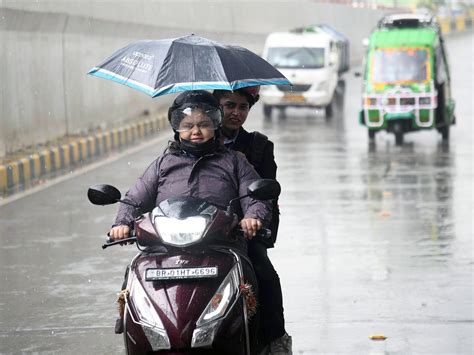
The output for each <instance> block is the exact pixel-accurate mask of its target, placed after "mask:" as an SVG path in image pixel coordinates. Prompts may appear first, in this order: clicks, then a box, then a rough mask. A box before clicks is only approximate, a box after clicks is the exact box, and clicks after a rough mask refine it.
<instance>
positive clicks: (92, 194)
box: [87, 185, 122, 206]
mask: <svg viewBox="0 0 474 355" xmlns="http://www.w3.org/2000/svg"><path fill="white" fill-rule="evenodd" d="M87 197H88V198H89V201H90V202H92V203H93V204H94V205H101V206H105V205H112V204H114V203H116V202H118V201H120V198H121V197H122V195H121V194H120V191H119V190H117V188H115V187H114V186H112V185H94V186H91V187H89V190H88V191H87Z"/></svg>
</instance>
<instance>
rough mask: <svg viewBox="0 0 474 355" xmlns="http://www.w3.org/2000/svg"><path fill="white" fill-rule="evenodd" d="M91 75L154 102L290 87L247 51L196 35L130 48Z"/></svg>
mask: <svg viewBox="0 0 474 355" xmlns="http://www.w3.org/2000/svg"><path fill="white" fill-rule="evenodd" d="M88 74H90V75H94V76H98V77H101V78H105V79H109V80H113V81H116V82H118V83H120V84H123V85H127V86H130V87H132V88H134V89H137V90H139V91H142V92H144V93H146V94H148V95H150V96H152V97H156V96H160V95H165V94H171V93H176V92H180V91H187V90H198V89H204V90H211V89H222V90H236V89H240V88H243V87H247V86H256V85H291V83H290V82H289V81H288V79H286V78H285V76H284V75H283V74H281V73H280V72H279V71H278V70H277V69H276V68H275V67H273V66H272V65H271V64H270V63H268V62H267V61H265V60H264V59H263V58H261V57H260V56H258V55H257V54H255V53H253V52H251V51H249V50H248V49H246V48H243V47H239V46H229V45H223V44H220V43H218V42H215V41H211V40H209V39H206V38H203V37H199V36H196V35H189V36H184V37H179V38H171V39H163V40H142V41H138V42H134V43H131V44H129V45H127V46H126V47H124V48H122V49H119V50H118V51H116V52H115V53H114V54H113V55H112V56H111V57H110V58H108V59H107V60H105V61H104V62H103V63H102V64H100V65H98V66H96V67H94V68H92V69H91V70H90V71H89V73H88Z"/></svg>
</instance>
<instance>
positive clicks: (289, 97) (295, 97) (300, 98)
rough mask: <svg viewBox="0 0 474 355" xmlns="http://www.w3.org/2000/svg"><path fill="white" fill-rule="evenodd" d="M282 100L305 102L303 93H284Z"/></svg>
mask: <svg viewBox="0 0 474 355" xmlns="http://www.w3.org/2000/svg"><path fill="white" fill-rule="evenodd" d="M283 100H284V101H287V102H305V101H306V99H305V97H304V96H303V95H301V94H295V93H286V94H285V95H284V96H283Z"/></svg>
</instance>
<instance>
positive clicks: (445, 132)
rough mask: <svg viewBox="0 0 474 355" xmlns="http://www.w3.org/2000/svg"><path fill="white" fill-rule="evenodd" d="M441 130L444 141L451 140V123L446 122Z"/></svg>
mask: <svg viewBox="0 0 474 355" xmlns="http://www.w3.org/2000/svg"><path fill="white" fill-rule="evenodd" d="M439 132H440V133H441V137H442V138H443V142H448V141H449V124H446V125H445V126H443V127H441V128H440V129H439Z"/></svg>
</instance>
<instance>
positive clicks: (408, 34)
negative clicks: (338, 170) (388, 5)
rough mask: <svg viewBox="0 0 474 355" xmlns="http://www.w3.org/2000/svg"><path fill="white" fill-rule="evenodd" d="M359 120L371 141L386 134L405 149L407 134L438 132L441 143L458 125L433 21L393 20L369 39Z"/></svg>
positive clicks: (423, 17)
mask: <svg viewBox="0 0 474 355" xmlns="http://www.w3.org/2000/svg"><path fill="white" fill-rule="evenodd" d="M364 63H365V64H364V66H365V68H364V84H363V100H362V101H363V103H362V110H361V111H360V115H359V119H360V122H361V123H362V124H364V125H365V126H367V128H368V135H369V140H370V141H371V142H374V139H375V134H376V133H377V132H379V131H382V130H385V131H387V132H391V133H394V134H395V142H396V144H397V145H401V144H403V136H404V134H405V133H407V132H412V131H418V130H422V129H437V130H438V132H439V133H441V136H442V139H443V141H448V140H449V128H450V126H451V125H452V124H454V123H455V116H454V107H455V102H454V100H453V98H452V97H451V87H450V84H451V78H450V74H449V66H448V61H447V55H446V50H445V47H444V42H443V38H442V35H441V31H440V28H439V25H438V24H437V23H436V20H435V19H434V17H432V16H429V15H423V14H399V15H389V16H386V17H384V18H383V19H382V20H381V21H379V23H378V25H377V28H376V29H375V30H374V31H373V32H372V33H371V35H370V38H369V42H368V48H367V53H366V57H365V60H364Z"/></svg>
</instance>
